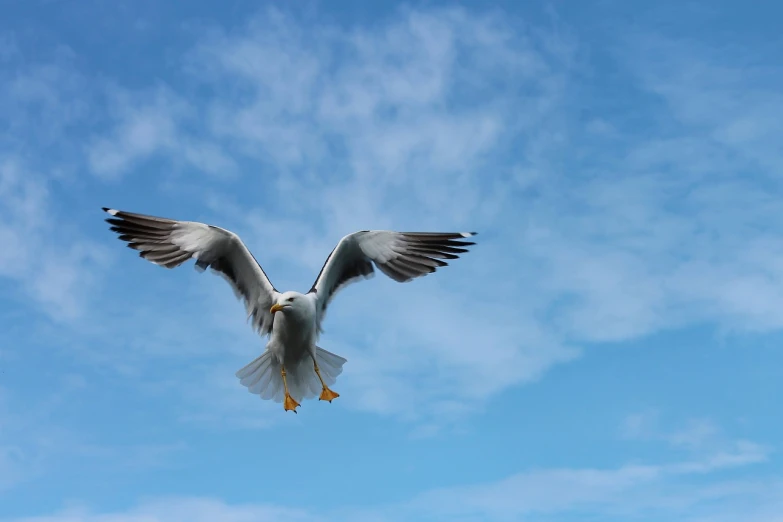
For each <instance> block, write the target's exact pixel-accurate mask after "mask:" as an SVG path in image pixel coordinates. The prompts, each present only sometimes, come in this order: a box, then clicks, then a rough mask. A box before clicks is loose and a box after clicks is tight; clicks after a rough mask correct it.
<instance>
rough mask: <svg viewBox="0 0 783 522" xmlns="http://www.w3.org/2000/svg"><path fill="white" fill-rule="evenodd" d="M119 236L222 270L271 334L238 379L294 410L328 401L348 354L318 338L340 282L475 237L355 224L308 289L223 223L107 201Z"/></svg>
mask: <svg viewBox="0 0 783 522" xmlns="http://www.w3.org/2000/svg"><path fill="white" fill-rule="evenodd" d="M103 210H104V211H106V212H108V213H109V214H110V215H111V216H112V218H109V219H107V220H106V221H108V222H109V223H110V224H111V225H113V226H112V227H111V229H112V230H113V231H115V232H117V233H118V234H119V239H121V240H124V241H127V242H128V246H129V247H130V248H133V249H136V250H138V251H139V255H140V256H141V257H143V258H145V259H147V260H148V261H150V262H152V263H155V264H157V265H160V266H164V267H166V268H174V267H177V266H179V265H181V264H182V263H184V262H185V261H187V260H188V259H195V260H196V268H197V269H199V270H201V271H203V270H205V269H206V268H207V267H209V268H211V269H212V270H213V271H214V272H216V273H218V274H220V275H221V276H223V278H224V279H226V281H227V282H228V283H229V284H230V285H231V287H232V289H233V290H234V293H235V294H236V296H237V297H238V298H241V299H242V300H243V301H244V304H245V309H246V311H247V313H248V319H251V320H252V324H253V327H254V329H256V330H257V331H258V333H259V334H260V335H262V336H263V335H268V336H269V340H268V342H267V345H266V349H265V350H264V352H263V353H262V354H261V355H259V356H258V357H256V358H255V359H254V360H253V361H251V362H250V363H249V364H247V365H246V366H245V367H243V368H241V369H240V370H239V371H237V372H236V375H237V377H238V378H239V380H240V383H241V384H242V385H243V386H245V387H247V389H248V391H250V392H251V393H255V394H258V395H259V396H260V397H261V398H262V399H271V400H274V401H276V402H283V404H284V407H285V409H286V410H294V411H296V407H297V406H298V405H299V402H300V401H301V400H303V399H308V398H311V397H314V396H316V395H317V394H318V393H319V391H320V399H322V400H328V401H329V402H331V401H332V400H333V399H334V398H336V397H338V396H339V395H338V394H337V393H336V392H334V391H332V390H331V389H329V386H330V385H332V384H334V382H335V381H336V380H337V376H338V375H340V373H342V369H343V365H344V364H345V363H346V359H344V358H343V357H340V356H339V355H336V354H333V353H331V352H329V351H327V350H324V349H323V348H321V347H319V346H317V343H318V339H319V336H320V333H321V324H322V322H323V319H324V315H325V313H326V309H327V306H328V305H329V303H330V302H331V300H332V298H333V297H334V295H335V293H336V292H337V291H338V290H340V289H341V288H343V287H344V286H346V285H348V284H350V283H353V282H355V281H358V280H361V279H367V278H370V277H372V276H373V275H374V269H373V266H377V267H378V268H379V269H380V270H381V271H382V272H383V273H384V274H386V275H387V276H389V277H390V278H392V279H394V280H395V281H398V282H407V281H410V280H412V279H415V278H417V277H421V276H423V275H426V274H428V273H432V272H434V271H435V270H436V269H437V268H438V267H443V266H447V263H446V262H445V261H442V260H441V259H456V258H457V257H458V255H457V254H460V253H463V252H467V250H466V249H465V248H464V247H465V246H468V245H473V244H474V243H472V242H466V241H461V240H462V239H464V238H467V237H470V236H472V235H474V234H475V233H472V232H470V233H468V232H448V233H437V232H436V233H432V232H393V231H387V230H371V231H366V230H365V231H360V232H355V233H353V234H349V235H347V236H345V237H343V238H342V239H341V240H340V242H339V243H338V244H337V246H336V247H335V248H334V250H332V252H331V253H330V254H329V257H327V259H326V262H325V263H324V266H323V267H322V268H321V272H320V273H319V274H318V277H317V278H316V280H315V282H314V283H313V286H312V288H311V289H310V291H309V292H307V293H306V294H302V293H299V292H284V293H281V292H279V291H278V290H277V289H275V287H274V285H272V283H271V282H270V280H269V278H268V277H267V276H266V274H265V273H264V270H263V269H262V268H261V265H260V264H258V262H257V261H256V260H255V258H254V257H253V255H252V254H251V253H250V251H249V250H248V249H247V247H246V246H245V244H244V243H243V242H242V241H241V240H240V239H239V237H238V236H237V235H236V234H234V233H233V232H230V231H228V230H225V229H222V228H220V227H216V226H214V225H208V224H205V223H198V222H194V221H177V220H173V219H167V218H161V217H155V216H149V215H145V214H135V213H131V212H125V211H120V210H114V209H109V208H104V209H103Z"/></svg>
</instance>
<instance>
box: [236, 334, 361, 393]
mask: <svg viewBox="0 0 783 522" xmlns="http://www.w3.org/2000/svg"><path fill="white" fill-rule="evenodd" d="M315 359H316V361H317V362H318V368H319V370H320V372H321V377H322V378H323V380H324V382H325V383H326V385H327V386H331V385H333V384H334V383H335V382H336V381H337V376H338V375H340V374H341V373H342V371H343V364H345V363H346V362H347V360H346V359H344V358H343V357H340V356H339V355H336V354H333V353H332V352H329V351H327V350H324V349H323V348H320V347H318V346H316V348H315ZM236 376H237V377H238V378H239V382H240V384H242V386H245V387H247V390H248V391H249V392H250V393H253V394H256V395H259V396H260V397H261V398H262V399H264V400H273V401H274V402H283V397H284V395H285V392H284V387H283V378H282V376H281V375H280V363H279V362H278V361H277V358H276V357H275V356H274V355H273V354H272V352H270V351H268V350H267V351H265V352H264V353H262V354H261V355H259V356H258V357H256V358H255V359H253V360H252V361H251V362H250V363H248V364H247V365H245V366H244V367H243V368H241V369H240V370H239V371H237V372H236ZM286 380H287V381H288V392H289V393H290V394H291V396H292V397H293V398H294V399H295V400H296V401H297V402H301V401H302V400H303V399H311V398H313V397H317V396H318V395H319V394H320V393H321V381H320V380H318V376H317V375H316V373H315V369H314V368H313V361H312V359H311V358H310V357H304V358H302V360H300V361H299V362H298V363H296V364H295V365H293V366H291V367H289V366H286Z"/></svg>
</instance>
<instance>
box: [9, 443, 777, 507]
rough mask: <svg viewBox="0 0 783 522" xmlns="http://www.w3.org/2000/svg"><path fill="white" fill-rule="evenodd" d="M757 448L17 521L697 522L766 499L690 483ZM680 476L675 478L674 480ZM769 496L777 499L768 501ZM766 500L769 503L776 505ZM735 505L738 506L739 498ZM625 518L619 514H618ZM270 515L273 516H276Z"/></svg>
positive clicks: (731, 486) (745, 460)
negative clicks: (381, 498) (320, 506)
mask: <svg viewBox="0 0 783 522" xmlns="http://www.w3.org/2000/svg"><path fill="white" fill-rule="evenodd" d="M765 458H766V455H765V454H764V453H763V452H761V453H760V452H759V451H758V450H757V449H756V448H749V447H739V448H737V449H736V450H735V451H731V452H728V453H725V454H724V453H718V454H714V455H710V456H708V457H706V458H704V459H702V460H696V461H683V462H674V463H668V464H654V465H641V464H629V465H624V466H620V467H617V468H608V469H540V470H533V471H528V472H523V473H518V474H515V475H512V476H509V477H507V478H504V479H502V480H500V481H497V482H492V483H488V484H477V485H468V486H460V487H451V488H441V489H435V490H431V491H428V492H425V493H423V494H420V495H417V496H416V497H415V498H413V499H410V500H407V501H404V502H400V503H396V504H390V505H385V506H379V507H373V508H370V507H363V506H360V505H353V506H351V505H347V506H345V507H343V508H340V509H339V510H329V511H323V512H314V511H311V510H300V509H296V508H287V507H283V506H269V505H231V504H227V503H224V502H221V501H218V500H214V499H200V498H184V499H183V498H171V499H161V500H159V501H155V502H148V503H145V504H143V505H140V506H139V507H137V508H135V509H133V510H131V511H128V512H114V513H103V514H97V513H91V512H89V511H87V510H80V511H79V512H78V513H73V512H63V513H61V514H56V515H52V516H50V517H38V518H25V519H14V520H15V522H32V521H44V520H46V521H51V522H63V521H68V520H72V519H74V517H76V518H78V519H79V520H83V521H85V522H91V521H103V520H109V519H110V520H120V521H128V522H131V521H134V522H135V521H137V520H154V521H157V520H166V521H176V520H186V519H187V520H216V519H220V520H266V519H267V518H268V517H285V518H286V519H287V520H302V521H308V522H309V521H326V520H356V521H359V520H375V521H387V520H389V521H390V520H400V519H405V520H417V521H418V520H421V521H425V520H442V519H444V518H453V517H458V518H459V519H460V520H490V521H504V520H518V519H519V518H520V517H524V519H525V520H551V518H550V517H552V516H567V515H574V514H579V513H583V514H586V513H590V514H591V516H596V515H599V514H600V515H601V516H603V517H606V519H607V520H620V519H625V517H629V516H633V517H634V518H638V519H640V520H654V519H655V517H659V516H663V517H667V519H669V520H690V519H691V518H696V517H698V516H700V515H701V514H702V513H704V510H708V512H710V513H715V514H720V513H724V514H725V513H726V512H727V511H726V509H727V508H729V509H731V510H732V511H730V512H732V513H737V514H738V513H739V511H736V510H734V508H735V507H736V506H737V505H739V506H742V504H743V500H744V499H745V498H746V497H745V496H746V495H752V496H754V497H757V498H762V499H765V497H766V495H767V494H768V490H769V487H770V485H767V486H764V487H760V486H759V485H757V484H754V483H752V482H722V481H720V480H717V481H713V482H711V483H709V484H706V485H705V484H703V483H700V482H699V481H690V480H689V478H690V476H691V475H694V474H706V475H709V474H711V473H715V472H718V471H721V470H725V469H731V468H735V467H741V466H747V465H751V464H754V463H757V462H762V461H763V460H764V459H765ZM672 481H674V482H672ZM765 500H766V502H769V501H770V500H771V499H765ZM766 502H765V504H764V506H763V507H764V508H768V507H769V506H770V505H771V504H767V503H766ZM732 503H734V504H732ZM615 517H617V518H615ZM269 519H270V520H271V519H272V518H269Z"/></svg>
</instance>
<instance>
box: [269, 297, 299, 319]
mask: <svg viewBox="0 0 783 522" xmlns="http://www.w3.org/2000/svg"><path fill="white" fill-rule="evenodd" d="M303 297H304V296H303V295H302V294H299V293H297V292H286V293H284V294H282V295H280V297H279V298H278V299H277V302H276V303H275V304H273V305H272V308H270V309H269V311H270V312H271V313H273V314H274V313H277V312H283V313H285V312H289V311H291V310H298V309H299V308H301V307H302V306H303V305H304V302H303Z"/></svg>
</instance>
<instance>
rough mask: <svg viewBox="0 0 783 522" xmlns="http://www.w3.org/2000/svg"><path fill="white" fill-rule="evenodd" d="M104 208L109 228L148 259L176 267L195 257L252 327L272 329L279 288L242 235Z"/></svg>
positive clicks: (202, 268) (201, 267) (191, 222)
mask: <svg viewBox="0 0 783 522" xmlns="http://www.w3.org/2000/svg"><path fill="white" fill-rule="evenodd" d="M103 210H104V211H105V212H108V213H109V214H110V215H111V216H112V217H111V218H108V219H106V221H107V222H108V223H109V224H110V225H112V226H111V230H112V231H114V232H116V233H117V234H119V239H120V240H122V241H125V242H127V243H128V247H130V248H133V249H135V250H138V251H139V256H141V257H142V258H144V259H146V260H147V261H150V262H151V263H155V264H156V265H159V266H163V267H166V268H175V267H177V266H179V265H181V264H182V263H184V262H185V261H187V260H189V259H195V260H196V268H197V269H198V270H199V271H202V272H203V271H204V270H206V269H207V268H210V269H212V270H213V271H214V272H215V273H217V274H219V275H221V276H222V277H223V278H224V279H225V280H226V281H228V283H229V284H230V285H231V288H232V289H233V290H234V294H235V295H236V296H237V298H238V299H240V298H241V299H242V300H243V301H244V304H245V310H246V311H247V314H248V318H251V317H252V324H253V328H254V329H256V330H257V331H258V332H259V333H260V334H262V335H266V334H269V333H270V332H271V330H272V320H273V318H272V314H271V313H270V312H269V309H270V308H271V307H272V305H273V304H274V303H275V302H276V301H277V297H278V295H279V292H278V291H277V290H276V289H275V287H274V286H273V285H272V283H271V282H270V281H269V278H268V277H267V275H266V274H265V273H264V270H263V269H262V268H261V265H259V264H258V262H257V261H256V259H255V258H254V257H253V254H251V253H250V251H249V250H248V249H247V247H246V246H245V244H244V243H243V242H242V240H241V239H239V236H237V235H236V234H234V233H233V232H230V231H228V230H225V229H222V228H220V227H216V226H213V225H207V224H205V223H198V222H195V221H176V220H173V219H166V218H161V217H155V216H148V215H144V214H134V213H132V212H124V211H121V210H114V209H110V208H105V207H104V209H103Z"/></svg>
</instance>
